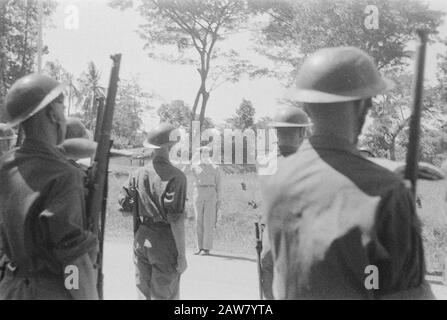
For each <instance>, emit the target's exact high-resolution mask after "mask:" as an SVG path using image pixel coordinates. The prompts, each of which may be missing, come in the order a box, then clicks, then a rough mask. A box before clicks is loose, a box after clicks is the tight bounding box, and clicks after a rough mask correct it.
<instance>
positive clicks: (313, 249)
mask: <svg viewBox="0 0 447 320" xmlns="http://www.w3.org/2000/svg"><path fill="white" fill-rule="evenodd" d="M268 190H270V192H271V196H269V197H268V200H267V211H268V215H269V220H268V222H269V227H270V239H272V241H273V242H272V247H273V252H274V256H275V284H274V288H275V289H274V290H275V291H274V293H275V297H276V298H279V299H298V298H309V299H312V298H317V299H321V298H323V299H324V298H335V299H340V298H346V299H347V298H352V299H365V298H381V297H384V296H386V295H389V294H394V293H397V292H398V291H402V290H409V289H414V288H417V287H419V286H420V285H421V284H422V283H423V282H424V256H423V248H422V240H421V237H420V224H419V221H418V218H417V216H416V211H415V207H414V203H413V199H412V196H411V194H410V192H409V191H408V190H407V188H406V187H405V186H404V184H403V182H402V180H401V179H400V178H399V177H398V176H397V175H395V174H394V173H392V172H390V171H388V170H387V169H385V168H383V167H381V166H378V165H376V164H374V163H372V162H370V161H368V160H366V159H364V158H363V157H362V156H361V155H360V154H359V152H358V151H357V150H356V148H355V146H352V145H351V146H350V147H346V144H345V143H344V142H342V141H338V140H337V139H336V138H333V139H332V140H331V141H328V139H327V138H325V139H322V138H320V137H318V136H314V137H311V138H310V141H306V142H304V144H303V145H302V146H301V148H300V152H299V153H298V154H296V155H293V156H290V157H289V158H287V159H285V160H284V162H283V165H282V166H281V169H280V170H279V172H278V173H277V175H275V176H274V177H273V178H272V179H271V180H269V185H268ZM292 244H293V245H292ZM369 265H374V266H377V268H378V270H379V288H378V289H377V290H371V289H367V288H366V287H365V279H366V277H367V275H368V274H365V269H366V267H367V266H369ZM288 284H289V285H288Z"/></svg>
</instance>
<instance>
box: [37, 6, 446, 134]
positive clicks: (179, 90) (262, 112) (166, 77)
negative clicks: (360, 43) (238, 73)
mask: <svg viewBox="0 0 447 320" xmlns="http://www.w3.org/2000/svg"><path fill="white" fill-rule="evenodd" d="M428 3H429V5H430V7H431V8H432V9H435V10H443V11H445V12H447V1H445V0H430V1H428ZM76 13H77V17H78V19H72V18H73V17H75V14H76ZM76 21H77V22H78V23H76ZM379 21H380V12H379ZM142 23H144V21H143V20H142V18H141V17H140V16H139V15H138V13H137V12H135V11H133V10H126V11H120V10H117V9H112V8H110V7H108V6H107V1H106V0H88V1H87V0H59V1H58V6H57V9H56V12H55V14H54V15H53V16H52V18H51V21H50V22H47V23H46V27H45V29H44V35H43V41H44V44H45V45H47V46H48V48H49V54H48V55H45V56H44V57H43V63H44V64H45V62H46V61H55V60H58V61H59V62H60V63H61V64H62V66H63V67H64V68H65V69H66V70H67V71H69V72H70V73H72V74H74V75H75V76H79V75H80V74H81V72H82V71H83V70H86V68H87V63H88V62H89V61H93V62H95V64H96V65H97V66H98V68H99V70H100V71H101V74H102V77H103V81H104V84H106V82H107V80H108V77H109V73H110V67H111V60H110V59H109V56H110V55H111V54H113V53H122V60H121V71H120V77H121V78H122V79H130V78H136V79H138V81H139V83H140V85H141V86H142V88H143V89H144V90H145V91H147V92H149V93H152V94H155V95H156V96H158V97H160V98H159V99H158V100H154V101H152V103H153V107H155V108H158V107H159V106H160V103H162V102H169V101H172V100H176V99H182V100H184V101H185V102H186V103H187V104H189V105H192V103H193V101H194V97H195V94H196V92H197V88H198V86H199V76H198V73H197V71H196V70H195V68H194V67H193V66H188V65H186V66H185V65H173V64H169V63H167V62H163V61H160V60H154V59H151V58H149V57H148V55H147V52H146V51H144V50H143V46H144V41H143V40H142V39H141V38H140V37H139V35H138V34H137V33H136V30H137V29H138V26H139V25H140V24H142ZM379 23H380V22H379ZM439 31H440V35H441V37H447V24H446V23H444V24H443V25H442V26H441V27H440V28H439ZM225 46H226V47H231V48H232V49H234V50H236V51H238V52H239V53H240V54H241V56H242V57H243V58H247V59H250V60H252V61H255V63H256V64H260V65H271V62H270V61H268V59H266V58H264V57H262V56H260V55H259V54H257V53H255V52H254V51H253V50H251V46H252V43H251V41H250V35H249V34H247V33H242V34H240V35H238V36H234V37H232V39H231V40H229V41H227V42H225ZM441 50H445V47H444V48H442V47H441V46H440V45H431V46H429V47H428V51H427V61H426V78H427V79H428V80H433V79H434V78H435V73H436V54H438V53H439V52H440V51H441ZM285 92H286V88H284V87H283V86H282V85H281V83H280V82H279V81H278V80H276V79H271V78H257V79H252V80H250V79H248V78H247V77H242V78H241V79H240V81H239V82H237V83H226V84H224V85H222V86H220V87H219V88H217V89H216V90H215V91H213V92H212V93H211V95H210V99H209V102H208V106H207V116H209V117H211V118H212V119H213V120H214V121H215V122H216V123H219V122H222V121H224V119H226V118H229V117H230V116H231V115H232V114H234V112H235V110H236V108H237V107H238V106H239V105H240V103H241V101H242V99H248V100H250V101H251V102H252V103H253V106H254V107H255V109H256V118H258V119H259V118H260V117H264V116H273V115H274V113H275V112H276V110H277V107H278V106H279V104H278V99H281V98H282V97H283V96H284V94H285ZM154 115H155V114H154V112H147V113H145V115H144V117H143V122H144V126H145V129H148V128H149V127H150V126H152V125H153V124H154V123H157V122H158V119H157V118H156V117H155V116H154Z"/></svg>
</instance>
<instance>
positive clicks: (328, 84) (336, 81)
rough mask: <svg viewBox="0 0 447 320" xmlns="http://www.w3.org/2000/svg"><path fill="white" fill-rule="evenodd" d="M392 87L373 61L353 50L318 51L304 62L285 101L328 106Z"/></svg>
mask: <svg viewBox="0 0 447 320" xmlns="http://www.w3.org/2000/svg"><path fill="white" fill-rule="evenodd" d="M392 87H393V83H392V82H391V81H390V80H388V79H384V78H382V77H381V76H380V74H379V71H378V69H377V67H376V65H375V63H374V61H373V59H372V58H371V57H370V56H369V55H368V54H367V53H366V52H364V51H362V50H360V49H358V48H354V47H335V48H325V49H320V50H318V51H316V52H315V53H313V54H312V55H310V56H309V57H307V58H306V60H305V61H304V63H303V65H302V66H301V68H300V70H299V71H298V75H297V79H296V84H295V88H293V89H292V90H290V92H289V93H288V95H287V96H288V98H290V99H293V100H296V101H301V102H306V103H331V102H343V101H354V100H361V99H365V98H369V97H374V96H376V95H378V94H381V93H384V92H385V91H387V90H389V89H391V88H392Z"/></svg>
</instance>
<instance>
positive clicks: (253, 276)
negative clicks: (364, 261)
mask: <svg viewBox="0 0 447 320" xmlns="http://www.w3.org/2000/svg"><path fill="white" fill-rule="evenodd" d="M132 259H133V258H132V243H131V242H129V241H120V242H119V241H108V242H106V244H105V256H104V292H105V293H104V296H105V298H106V299H118V300H128V299H137V298H138V296H137V293H136V290H135V279H134V266H133V261H132ZM187 259H188V269H187V271H186V272H185V274H184V275H183V276H182V281H181V284H180V286H181V291H180V298H181V299H191V300H203V299H210V300H229V299H235V300H244V299H258V282H257V270H256V261H255V260H254V259H250V258H246V257H235V256H231V255H228V254H216V255H211V256H194V255H192V254H191V253H189V254H188V256H187ZM432 289H433V292H434V293H435V295H436V297H437V298H438V299H442V300H447V287H446V286H442V285H435V284H433V285H432Z"/></svg>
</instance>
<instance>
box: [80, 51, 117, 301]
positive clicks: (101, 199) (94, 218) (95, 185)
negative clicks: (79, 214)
mask: <svg viewBox="0 0 447 320" xmlns="http://www.w3.org/2000/svg"><path fill="white" fill-rule="evenodd" d="M111 59H112V60H113V66H112V71H111V73H110V79H109V87H108V90H107V99H106V105H105V107H104V115H103V117H102V118H103V119H102V121H101V124H99V125H100V128H101V130H100V133H99V136H98V147H97V149H96V154H95V158H94V161H93V164H92V167H91V170H90V177H89V181H90V186H89V188H90V192H89V196H88V199H87V206H88V210H87V212H88V214H89V223H90V226H92V229H93V233H94V234H97V235H98V241H99V252H98V256H97V261H96V266H97V268H98V281H97V283H96V287H97V290H98V296H99V298H100V299H101V300H102V299H103V298H104V294H103V280H104V279H103V273H102V267H103V266H102V264H103V250H104V229H105V220H106V204H107V175H108V167H109V152H110V148H111V146H112V143H113V141H112V140H111V139H110V133H111V130H112V122H113V112H114V109H115V97H116V92H117V90H118V80H119V78H118V74H119V69H120V63H121V54H116V55H113V56H111ZM97 120H101V119H97ZM97 127H98V124H97Z"/></svg>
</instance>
